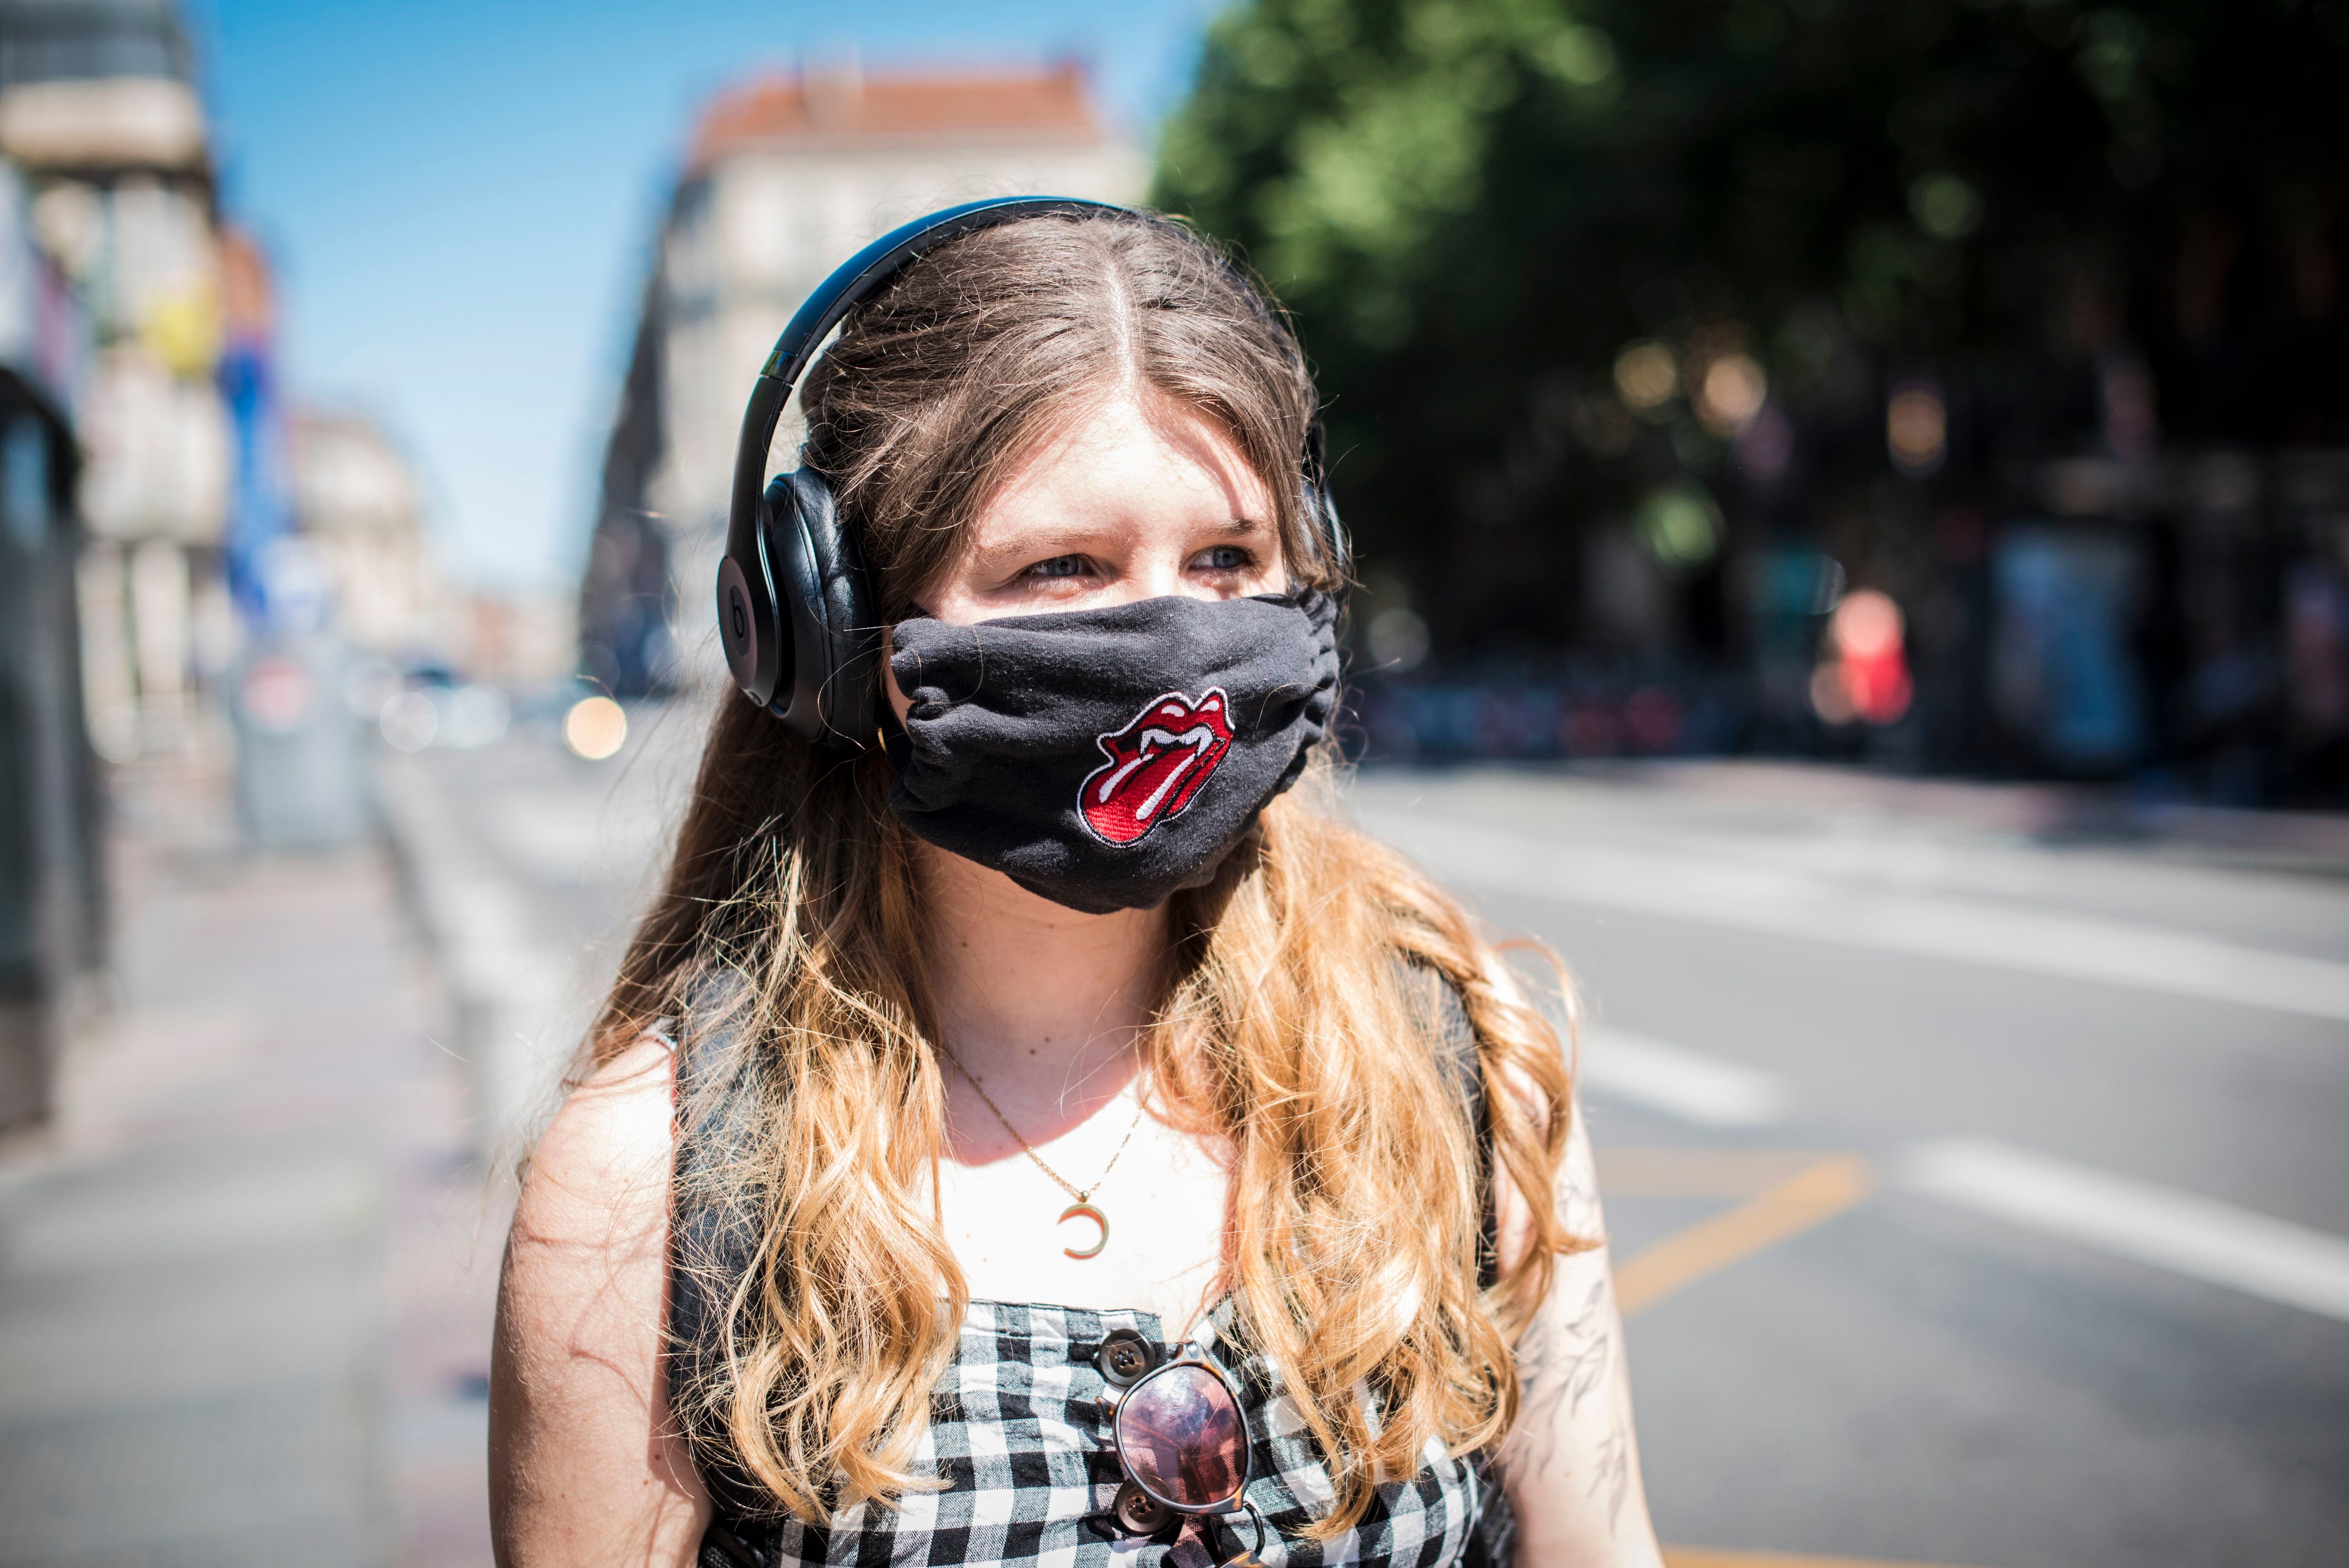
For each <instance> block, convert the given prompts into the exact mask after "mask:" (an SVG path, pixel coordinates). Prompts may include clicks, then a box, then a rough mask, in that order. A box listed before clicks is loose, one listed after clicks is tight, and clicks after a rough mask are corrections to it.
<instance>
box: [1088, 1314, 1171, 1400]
mask: <svg viewBox="0 0 2349 1568" xmlns="http://www.w3.org/2000/svg"><path fill="white" fill-rule="evenodd" d="M1093 1365H1094V1366H1095V1367H1100V1368H1101V1375H1102V1377H1104V1378H1106V1379H1108V1381H1109V1382H1110V1383H1111V1384H1112V1386H1113V1387H1120V1388H1123V1387H1126V1386H1127V1385H1128V1384H1131V1383H1135V1382H1138V1381H1140V1380H1141V1378H1142V1377H1143V1375H1144V1374H1146V1373H1147V1372H1149V1370H1150V1369H1151V1368H1152V1367H1155V1366H1157V1365H1158V1346H1155V1345H1153V1344H1151V1343H1150V1341H1148V1340H1147V1339H1144V1338H1143V1337H1142V1336H1140V1335H1139V1334H1136V1333H1135V1332H1134V1331H1133V1330H1132V1329H1131V1328H1121V1329H1117V1330H1115V1331H1114V1332H1112V1334H1111V1335H1110V1336H1108V1337H1107V1338H1106V1339H1103V1340H1102V1347H1101V1350H1100V1351H1099V1353H1097V1354H1096V1355H1095V1356H1094V1357H1093Z"/></svg>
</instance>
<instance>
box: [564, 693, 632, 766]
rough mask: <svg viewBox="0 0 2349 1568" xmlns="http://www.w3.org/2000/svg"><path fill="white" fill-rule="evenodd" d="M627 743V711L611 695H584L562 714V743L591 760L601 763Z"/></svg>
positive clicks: (576, 753)
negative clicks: (568, 710)
mask: <svg viewBox="0 0 2349 1568" xmlns="http://www.w3.org/2000/svg"><path fill="white" fill-rule="evenodd" d="M627 743H628V714H627V710H626V708H623V707H621V706H620V705H619V704H618V703H616V702H614V701H613V700H612V699H611V698H610V697H608V696H585V697H581V698H580V699H579V700H578V701H577V702H574V703H573V704H572V705H571V711H570V712H569V713H566V714H564V716H563V744H564V745H565V746H568V747H569V748H571V749H572V751H573V752H574V754H575V755H577V756H580V757H584V758H586V759H587V760H588V761H590V762H601V761H603V760H604V759H605V758H607V757H610V756H613V755H615V754H616V752H618V750H619V749H620V748H621V747H623V746H626V744H627Z"/></svg>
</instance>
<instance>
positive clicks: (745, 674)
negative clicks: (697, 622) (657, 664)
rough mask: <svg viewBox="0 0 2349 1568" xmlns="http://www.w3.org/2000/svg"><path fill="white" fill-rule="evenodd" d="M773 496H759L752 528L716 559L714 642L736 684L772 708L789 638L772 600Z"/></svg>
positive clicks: (783, 677)
mask: <svg viewBox="0 0 2349 1568" xmlns="http://www.w3.org/2000/svg"><path fill="white" fill-rule="evenodd" d="M771 499H772V498H771V497H770V496H761V497H760V499H759V504H758V511H757V514H756V515H755V516H754V517H753V518H752V520H751V527H750V529H747V530H738V531H737V535H738V536H737V537H735V538H730V539H729V540H728V541H727V542H726V554H725V558H724V559H723V560H721V561H720V562H719V563H718V641H719V646H720V647H721V648H723V649H724V650H725V653H726V667H727V668H728V669H729V670H730V671H732V672H733V676H734V683H735V684H736V685H737V686H740V687H741V688H742V691H743V694H744V695H745V696H748V697H750V700H751V701H752V702H755V703H757V704H758V705H759V706H760V707H772V706H773V704H774V701H775V694H776V688H777V687H778V686H781V685H783V684H784V683H785V682H787V681H789V680H790V679H791V674H792V666H791V659H792V649H791V639H790V637H789V635H788V634H786V633H785V631H784V629H783V625H782V618H781V613H780V611H779V609H778V607H777V605H776V603H775V580H774V573H773V572H772V571H771V567H770V562H771V559H772V557H771V552H769V551H768V549H767V548H766V541H767V538H768V537H769V535H770V533H771V530H770V529H769V527H768V518H767V511H768V504H769V501H770V500H771Z"/></svg>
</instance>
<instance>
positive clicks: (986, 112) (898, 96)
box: [691, 61, 1102, 169]
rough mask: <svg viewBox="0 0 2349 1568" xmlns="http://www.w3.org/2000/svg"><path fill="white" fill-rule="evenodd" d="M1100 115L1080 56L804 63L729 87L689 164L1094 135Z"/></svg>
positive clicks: (700, 131)
mask: <svg viewBox="0 0 2349 1568" xmlns="http://www.w3.org/2000/svg"><path fill="white" fill-rule="evenodd" d="M1101 134H1102V130H1101V124H1100V122H1099V121H1098V120H1097V119H1094V117H1093V112H1092V105H1091V103H1089V102H1088V101H1087V98H1086V95H1085V75H1084V69H1083V67H1081V66H1079V65H1078V64H1076V63H1075V62H1073V61H1069V62H1064V63H1062V64H1060V65H1057V66H1053V67H1049V68H1046V69H1042V70H1027V71H995V72H985V71H954V72H946V71H939V72H922V71H893V72H876V73H872V74H865V73H862V72H859V71H857V70H855V69H854V68H850V69H847V70H836V71H803V72H801V73H799V74H798V75H795V76H777V77H764V78H761V79H760V80H757V81H753V82H749V83H746V84H744V85H742V86H740V87H736V88H728V89H726V90H725V91H723V92H721V93H719V95H718V96H717V97H716V98H713V99H712V100H711V101H710V104H709V108H706V109H704V110H703V111H702V115H701V123H700V124H699V126H698V127H697V128H696V129H695V132H694V138H693V154H692V160H691V163H692V167H694V168H695V169H706V168H708V167H709V165H710V164H712V163H714V162H716V161H718V160H719V159H722V158H726V157H729V156H730V155H732V154H734V153H737V152H740V151H742V150H745V149H747V148H752V147H781V148H792V147H809V148H813V147H820V146H840V145H844V144H848V145H857V146H868V147H871V146H918V145H921V144H923V143H926V142H941V141H961V140H967V139H977V140H989V141H992V140H999V139H1006V140H1008V139H1017V140H1020V141H1071V142H1091V141H1097V140H1099V139H1101Z"/></svg>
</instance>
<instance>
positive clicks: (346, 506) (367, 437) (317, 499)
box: [290, 410, 450, 659]
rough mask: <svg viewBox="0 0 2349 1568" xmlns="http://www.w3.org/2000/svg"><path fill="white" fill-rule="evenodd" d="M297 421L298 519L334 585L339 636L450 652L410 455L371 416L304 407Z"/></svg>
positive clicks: (404, 654) (376, 647)
mask: <svg viewBox="0 0 2349 1568" xmlns="http://www.w3.org/2000/svg"><path fill="white" fill-rule="evenodd" d="M291 422H292V427H293V428H292V432H291V440H290V445H291V458H292V461H291V465H290V466H291V468H292V469H293V476H292V477H293V491H294V526H295V531H296V533H297V534H298V536H299V537H301V538H303V539H305V540H306V541H308V542H309V544H310V546H311V547H312V548H313V549H314V550H315V551H316V552H317V554H318V556H319V558H320V560H321V562H323V564H324V566H325V568H326V573H327V576H328V578H329V579H330V581H331V582H332V583H333V585H334V594H335V602H336V625H337V627H338V629H339V630H340V632H341V634H342V635H343V637H344V638H345V639H347V641H348V642H350V643H351V644H352V645H355V646H357V647H360V648H364V649H367V650H368V651H370V652H373V653H376V654H380V655H384V656H385V657H387V658H392V659H415V658H419V657H426V656H430V655H433V654H435V653H437V652H438V651H440V650H441V649H444V648H445V647H446V646H447V645H448V643H449V641H450V627H449V626H447V625H446V624H444V621H445V615H446V612H445V606H446V604H447V603H448V588H447V584H446V583H444V582H443V581H442V579H441V576H440V568H439V562H438V560H437V557H436V556H435V553H434V552H433V549H432V543H431V541H430V539H429V536H428V535H427V533H426V531H425V527H424V514H423V504H422V498H421V495H420V493H419V487H418V484H417V480H416V473H415V470H414V469H413V468H411V467H410V466H409V461H408V459H407V457H406V456H405V455H404V454H403V453H402V452H401V451H400V450H399V449H398V447H396V446H394V445H393V444H392V442H391V439H390V438H388V436H386V435H385V434H384V431H383V429H382V428H381V427H380V426H379V425H378V424H377V423H376V422H375V421H374V420H373V419H371V418H367V417H366V416H365V415H360V414H349V413H335V414H329V413H322V412H317V411H315V410H305V411H297V412H296V413H295V415H294V416H293V418H292V421H291Z"/></svg>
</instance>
